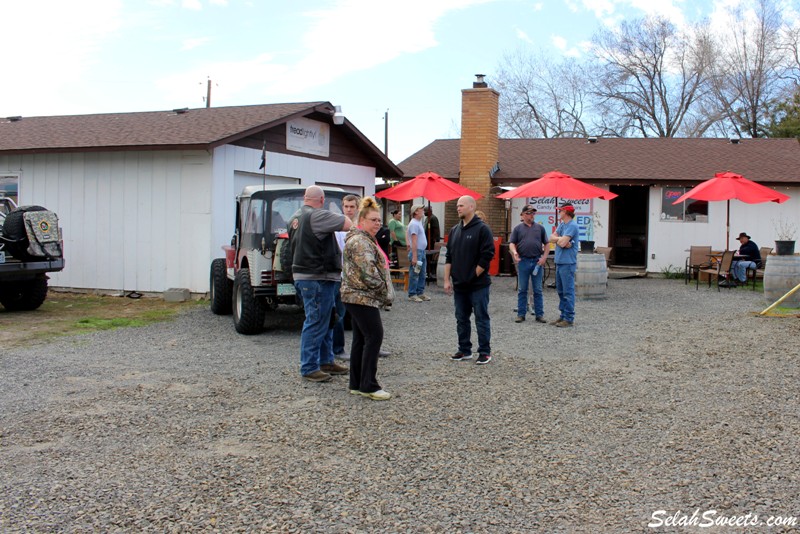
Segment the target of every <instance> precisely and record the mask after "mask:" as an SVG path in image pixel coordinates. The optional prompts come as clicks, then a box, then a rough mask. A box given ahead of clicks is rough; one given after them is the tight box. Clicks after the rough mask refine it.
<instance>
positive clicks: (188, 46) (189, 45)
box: [181, 37, 210, 50]
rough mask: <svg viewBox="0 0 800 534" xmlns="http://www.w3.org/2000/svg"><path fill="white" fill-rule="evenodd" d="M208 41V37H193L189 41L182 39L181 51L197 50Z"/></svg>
mask: <svg viewBox="0 0 800 534" xmlns="http://www.w3.org/2000/svg"><path fill="white" fill-rule="evenodd" d="M208 41H210V39H209V38H208V37H195V38H191V39H184V40H183V45H181V50H192V49H194V48H197V47H198V46H202V45H204V44H206V43H207V42H208Z"/></svg>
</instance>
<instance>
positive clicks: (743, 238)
mask: <svg viewBox="0 0 800 534" xmlns="http://www.w3.org/2000/svg"><path fill="white" fill-rule="evenodd" d="M736 239H737V240H739V243H741V245H739V252H738V254H739V256H742V259H740V260H737V261H735V262H733V265H731V270H733V274H734V276H735V277H736V282H738V283H740V284H746V283H747V270H748V269H751V270H756V269H758V268H759V267H761V251H760V250H759V249H758V245H756V244H755V242H754V241H750V236H749V235H747V232H742V233H741V234H739V237H737V238H736Z"/></svg>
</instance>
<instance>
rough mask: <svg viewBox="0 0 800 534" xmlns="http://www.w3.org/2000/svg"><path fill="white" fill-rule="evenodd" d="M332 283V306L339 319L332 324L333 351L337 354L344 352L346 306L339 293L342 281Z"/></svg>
mask: <svg viewBox="0 0 800 534" xmlns="http://www.w3.org/2000/svg"><path fill="white" fill-rule="evenodd" d="M334 284H335V285H334V289H333V308H334V309H335V310H336V315H338V316H339V320H338V321H336V323H334V325H333V353H334V354H339V353H342V352H344V314H345V313H346V308H345V307H344V302H342V295H341V293H340V290H341V287H342V283H341V282H334Z"/></svg>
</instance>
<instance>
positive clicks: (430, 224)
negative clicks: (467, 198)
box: [425, 204, 442, 282]
mask: <svg viewBox="0 0 800 534" xmlns="http://www.w3.org/2000/svg"><path fill="white" fill-rule="evenodd" d="M425 238H426V239H427V240H428V248H427V249H426V251H427V252H426V254H425V262H426V265H427V267H428V269H427V273H428V274H427V280H432V281H434V282H435V281H436V267H437V265H436V262H435V261H430V260H431V258H434V257H435V256H436V255H435V254H433V252H434V251H435V250H436V243H438V242H439V241H441V239H442V230H441V228H440V227H439V218H438V217H436V215H434V214H433V209H432V208H431V205H430V204H428V205H427V206H425Z"/></svg>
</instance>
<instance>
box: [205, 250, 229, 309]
mask: <svg viewBox="0 0 800 534" xmlns="http://www.w3.org/2000/svg"><path fill="white" fill-rule="evenodd" d="M210 282H211V283H210V287H211V312H212V313H214V314H216V315H230V313H231V311H232V309H233V306H232V304H231V299H232V298H233V282H231V281H230V280H228V266H227V265H226V264H225V259H224V258H217V259H215V260H214V261H212V262H211V280H210Z"/></svg>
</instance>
